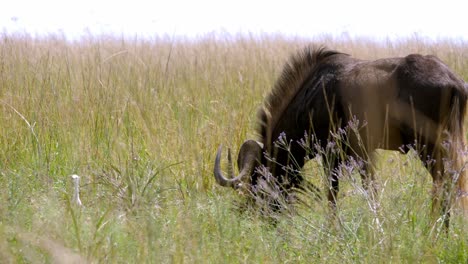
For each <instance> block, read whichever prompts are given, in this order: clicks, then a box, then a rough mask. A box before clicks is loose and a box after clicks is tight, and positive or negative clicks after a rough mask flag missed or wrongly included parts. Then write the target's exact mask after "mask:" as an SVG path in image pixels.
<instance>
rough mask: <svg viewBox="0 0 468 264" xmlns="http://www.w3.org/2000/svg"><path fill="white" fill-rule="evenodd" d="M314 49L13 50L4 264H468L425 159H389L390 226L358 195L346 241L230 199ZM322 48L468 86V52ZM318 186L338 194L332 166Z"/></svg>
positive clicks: (298, 219) (341, 234) (143, 46)
mask: <svg viewBox="0 0 468 264" xmlns="http://www.w3.org/2000/svg"><path fill="white" fill-rule="evenodd" d="M309 42H310V41H306V40H302V39H291V38H289V39H286V38H283V37H281V36H260V37H259V36H256V37H253V36H222V35H221V36H220V35H207V36H204V37H201V38H199V39H197V40H187V39H171V38H169V37H160V38H155V39H152V40H140V39H121V38H116V37H105V36H102V37H91V36H89V37H85V38H83V39H81V40H80V41H76V42H67V41H65V40H64V39H63V38H61V37H57V36H50V37H46V38H42V39H34V38H31V37H29V36H24V35H17V36H9V35H2V36H0V188H1V189H2V191H1V192H0V201H1V202H0V260H1V261H0V262H2V263H71V262H75V263H86V262H91V263H167V262H170V263H287V262H292V263H420V262H426V263H467V261H468V236H467V235H466V233H465V232H467V231H466V230H467V228H466V227H465V226H464V225H465V224H466V223H463V220H461V218H460V216H458V215H455V217H454V218H453V221H452V225H451V228H450V231H449V232H448V233H446V232H445V231H443V229H441V223H440V222H438V223H436V224H435V225H434V224H433V223H431V222H430V221H429V219H428V214H429V212H430V195H429V194H430V186H431V179H430V176H429V174H428V173H427V172H426V171H425V169H424V168H423V167H422V165H421V164H420V162H418V161H417V160H416V159H415V158H413V157H412V155H405V156H403V155H399V154H397V153H389V152H382V153H381V154H382V155H381V159H380V162H379V166H380V167H381V170H379V173H378V174H379V176H378V183H379V186H380V187H379V200H380V201H381V210H380V212H379V213H378V216H375V215H374V212H373V211H372V210H371V207H370V206H368V200H367V199H366V195H365V194H364V193H363V192H362V188H361V187H360V184H359V183H358V181H359V179H357V178H353V177H350V178H348V179H345V180H344V181H343V184H342V186H343V188H342V192H341V193H340V197H339V199H340V200H339V204H338V207H339V213H338V219H339V222H340V225H339V226H338V227H337V226H334V225H333V224H330V219H329V217H327V212H328V211H327V210H328V209H327V206H326V204H325V202H317V201H314V200H313V199H309V200H307V199H306V198H307V197H305V199H306V200H307V201H308V202H307V205H302V204H300V205H297V206H296V208H294V210H291V212H290V213H285V214H283V215H281V216H280V218H279V220H278V222H277V223H276V225H271V224H270V223H269V222H268V221H266V220H265V219H264V218H263V217H262V216H261V215H259V214H257V213H255V211H254V210H248V211H245V212H241V211H239V210H238V209H237V207H236V201H239V200H242V197H240V196H239V195H238V193H236V192H235V191H233V190H231V189H225V188H222V187H219V186H217V185H216V183H215V181H214V177H213V174H212V168H213V162H214V156H215V152H216V149H217V147H218V145H219V144H220V143H222V144H223V145H225V146H230V147H232V148H233V151H234V152H236V153H237V148H238V147H239V146H240V145H241V143H242V142H243V141H244V140H245V139H247V138H256V132H255V128H256V125H255V123H256V111H257V109H258V107H259V106H260V105H261V103H262V101H263V97H264V96H265V95H266V94H267V93H268V92H269V90H270V89H271V87H272V86H273V84H274V82H275V80H276V78H277V76H278V74H279V73H280V71H281V68H282V64H283V62H284V61H285V60H286V58H288V56H289V55H290V54H291V53H292V52H294V51H295V50H296V49H298V48H300V47H302V46H304V45H306V44H308V43H309ZM312 42H314V43H316V44H323V45H326V46H328V47H330V48H334V49H338V50H340V51H344V52H347V53H350V54H352V55H353V56H355V57H360V58H364V59H375V58H380V57H387V56H403V55H407V54H409V53H415V52H417V53H423V54H435V55H437V56H439V57H440V58H441V59H442V60H444V61H445V62H446V63H447V64H448V65H449V66H450V67H451V68H452V69H453V70H454V71H455V72H457V73H458V74H459V75H460V76H462V77H463V78H464V79H465V80H468V44H467V43H463V42H457V41H440V42H437V43H429V42H426V41H424V40H423V39H418V38H416V37H415V38H413V39H407V40H401V41H399V42H386V43H376V42H373V41H371V40H366V39H333V38H328V37H321V38H317V39H315V40H312ZM72 174H78V175H80V176H81V200H82V202H83V205H84V206H83V207H82V208H77V207H75V206H73V204H71V203H70V201H71V197H72V192H71V191H72V184H71V178H70V175H72ZM304 174H305V175H306V177H307V178H309V179H310V180H311V181H315V182H316V183H318V184H320V181H321V179H322V178H323V176H322V174H323V171H322V170H321V168H320V166H319V165H318V163H316V162H311V163H309V164H308V166H307V168H306V169H305V171H304ZM376 217H377V218H378V219H380V221H381V228H376V225H375V219H376Z"/></svg>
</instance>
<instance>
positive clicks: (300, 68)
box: [258, 45, 342, 148]
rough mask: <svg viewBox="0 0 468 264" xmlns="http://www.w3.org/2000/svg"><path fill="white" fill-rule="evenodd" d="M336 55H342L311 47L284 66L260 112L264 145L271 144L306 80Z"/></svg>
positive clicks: (293, 57) (260, 130)
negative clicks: (279, 125) (277, 126)
mask: <svg viewBox="0 0 468 264" xmlns="http://www.w3.org/2000/svg"><path fill="white" fill-rule="evenodd" d="M335 54H342V53H340V52H337V51H334V50H329V49H326V48H325V47H314V46H312V45H310V46H307V47H306V48H305V49H303V50H302V51H300V52H298V53H297V54H295V55H293V56H291V57H290V59H289V61H288V62H286V64H285V65H284V66H283V70H282V73H281V75H280V77H279V79H278V80H277V81H276V84H275V85H274V87H273V89H272V91H271V92H270V94H269V95H268V96H267V97H266V100H265V104H264V105H263V107H262V108H261V109H260V110H259V112H258V119H259V128H258V132H259V137H260V141H261V142H262V143H264V144H270V143H271V139H270V137H271V131H272V130H273V129H274V128H275V126H276V123H277V122H278V120H279V119H281V117H282V115H283V113H284V111H285V110H286V109H287V107H288V105H289V104H290V103H291V101H292V100H293V99H294V97H295V96H296V94H297V93H298V92H299V91H300V89H301V88H302V87H303V84H304V82H305V81H306V79H307V78H308V77H309V76H310V75H311V74H313V73H314V71H315V70H316V69H317V66H318V65H319V64H320V63H321V62H322V61H323V60H324V59H326V58H327V57H329V56H332V55H335ZM267 148H268V146H267Z"/></svg>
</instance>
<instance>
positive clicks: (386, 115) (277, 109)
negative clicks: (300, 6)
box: [214, 47, 468, 225]
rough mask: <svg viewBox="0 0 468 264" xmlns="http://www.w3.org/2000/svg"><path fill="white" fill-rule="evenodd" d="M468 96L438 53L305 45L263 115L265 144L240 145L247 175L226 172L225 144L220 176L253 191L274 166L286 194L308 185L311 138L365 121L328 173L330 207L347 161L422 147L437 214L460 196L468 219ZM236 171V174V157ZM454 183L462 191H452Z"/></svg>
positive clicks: (366, 176) (324, 138)
mask: <svg viewBox="0 0 468 264" xmlns="http://www.w3.org/2000/svg"><path fill="white" fill-rule="evenodd" d="M467 96H468V85H467V84H466V83H465V82H464V81H463V80H462V79H460V78H459V77H457V76H456V74H455V73H454V72H453V71H451V70H450V69H449V68H448V67H447V65H445V64H444V63H443V62H442V61H441V60H439V59H438V58H437V57H435V56H422V55H418V54H412V55H408V56H406V57H401V58H386V59H380V60H375V61H367V60H359V59H355V58H352V57H351V56H349V55H347V54H344V53H340V52H336V51H332V50H328V49H325V48H313V47H307V48H305V49H304V50H303V51H300V52H298V53H297V54H296V55H294V56H292V57H291V59H290V60H289V62H288V63H286V65H285V66H284V69H283V72H282V75H281V76H280V78H279V80H278V81H277V83H276V85H275V87H274V88H273V90H272V92H271V93H270V95H269V96H268V98H267V99H266V102H265V104H264V107H263V108H261V109H260V111H259V114H258V116H259V124H260V125H259V131H258V132H259V136H260V138H259V141H255V140H247V141H245V142H244V144H243V145H242V146H241V148H240V150H239V155H238V160H237V162H238V167H239V171H240V173H239V175H237V176H234V175H230V177H225V176H224V175H223V173H222V172H221V168H220V159H221V152H222V149H221V146H220V147H219V149H218V152H217V155H216V160H215V166H214V176H215V178H216V181H217V182H218V183H219V184H220V185H222V186H229V187H233V188H239V187H242V188H244V189H247V190H254V189H255V186H256V185H257V184H258V183H259V181H260V180H261V179H262V177H265V170H267V171H268V173H270V174H269V175H272V176H273V177H274V178H275V179H276V180H277V181H278V183H279V184H280V185H282V187H283V188H284V189H285V190H286V191H287V190H291V189H292V188H300V187H301V185H303V184H304V181H305V180H304V179H303V177H302V176H301V174H300V170H301V168H302V167H303V165H304V163H305V156H306V155H308V153H306V150H305V148H304V143H303V142H304V141H303V140H302V141H301V139H303V138H304V135H313V137H314V138H315V141H314V142H315V143H314V144H317V143H318V144H319V145H321V147H322V148H326V146H327V144H329V142H330V140H333V137H332V133H334V132H337V131H342V130H343V129H344V128H345V127H346V126H347V125H348V124H349V122H350V121H352V120H359V121H361V124H363V123H365V125H363V126H362V127H361V128H360V129H359V131H358V132H357V131H355V132H356V133H354V134H353V133H348V136H347V138H346V140H347V142H348V144H347V147H346V148H345V149H344V151H345V152H346V155H345V157H344V156H343V155H341V156H338V157H336V159H337V162H335V163H333V165H332V167H331V168H328V170H326V173H328V175H329V176H328V178H329V190H328V200H329V202H330V204H331V205H332V207H335V203H336V199H335V198H336V195H337V193H338V180H339V179H338V176H337V174H336V173H332V170H333V169H336V168H338V166H339V164H340V163H342V162H344V160H343V159H348V158H350V157H351V158H355V159H362V160H366V161H371V160H372V154H371V153H373V152H374V150H375V149H377V148H380V149H388V150H400V151H401V150H403V151H404V152H407V151H409V150H410V149H412V148H414V149H415V150H416V151H417V153H421V156H420V157H421V160H422V161H423V163H424V164H425V166H426V167H427V169H428V170H429V172H430V173H431V175H432V179H433V208H439V209H441V210H442V213H443V215H447V216H448V209H449V205H450V203H451V202H453V200H454V199H451V198H450V197H453V196H458V199H459V200H460V201H461V204H462V209H463V210H464V212H465V214H466V213H467V212H468V197H467V196H468V179H467V176H465V173H464V172H463V169H462V168H463V166H464V163H465V161H464V158H463V156H464V155H463V153H462V152H463V150H464V147H465V132H464V124H463V122H464V118H465V110H466V102H467ZM281 137H283V138H287V141H288V142H289V147H287V148H282V147H279V146H278V144H275V143H274V142H275V140H277V139H278V138H281ZM310 144H312V143H310ZM410 146H411V147H410ZM310 147H311V148H313V146H310ZM229 159H230V158H229ZM292 161H294V162H292ZM366 164H367V165H364V167H365V168H364V170H366V169H367V170H368V173H363V175H362V178H363V184H364V187H366V188H368V187H369V184H372V180H373V174H372V172H369V170H371V168H370V167H371V166H368V165H369V164H370V163H366ZM449 166H450V169H449V168H448V167H449ZM229 171H230V174H233V173H232V164H231V161H230V162H229ZM456 181H457V182H458V185H457V186H456V187H455V188H450V186H451V184H450V183H452V182H456ZM454 189H455V190H454ZM452 191H455V192H452ZM453 194H456V195H453ZM446 219H447V220H446V225H448V217H446Z"/></svg>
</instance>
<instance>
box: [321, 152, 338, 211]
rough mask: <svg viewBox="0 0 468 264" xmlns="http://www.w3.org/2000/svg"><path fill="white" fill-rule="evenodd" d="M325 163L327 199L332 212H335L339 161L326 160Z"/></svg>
mask: <svg viewBox="0 0 468 264" xmlns="http://www.w3.org/2000/svg"><path fill="white" fill-rule="evenodd" d="M326 163H327V164H323V166H324V172H325V177H327V200H328V203H329V205H330V208H331V210H332V212H333V214H335V213H336V201H337V198H338V191H339V179H338V170H337V168H338V164H339V161H338V160H337V159H335V160H327V161H326Z"/></svg>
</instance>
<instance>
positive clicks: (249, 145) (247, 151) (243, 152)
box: [214, 140, 262, 188]
mask: <svg viewBox="0 0 468 264" xmlns="http://www.w3.org/2000/svg"><path fill="white" fill-rule="evenodd" d="M222 148H223V147H222V146H221V145H220V146H219V148H218V151H217V152H216V159H215V165H214V176H215V179H216V182H217V183H218V184H219V185H221V186H225V187H232V188H238V187H239V186H240V184H241V183H242V182H244V181H245V180H246V179H247V178H248V177H249V176H250V175H251V173H252V171H253V169H254V166H255V164H256V162H257V161H258V160H259V159H260V154H261V151H262V148H261V146H260V145H259V144H258V142H257V141H255V140H247V141H245V142H244V144H242V147H241V149H240V151H239V156H238V158H237V165H238V166H239V170H240V173H239V175H237V176H236V177H234V175H230V177H231V178H229V179H228V178H226V177H225V176H224V175H223V173H222V172H221V152H222ZM228 155H229V156H228V160H229V167H228V170H229V173H230V174H233V173H232V161H231V158H230V156H231V155H230V150H229V154H228Z"/></svg>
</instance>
